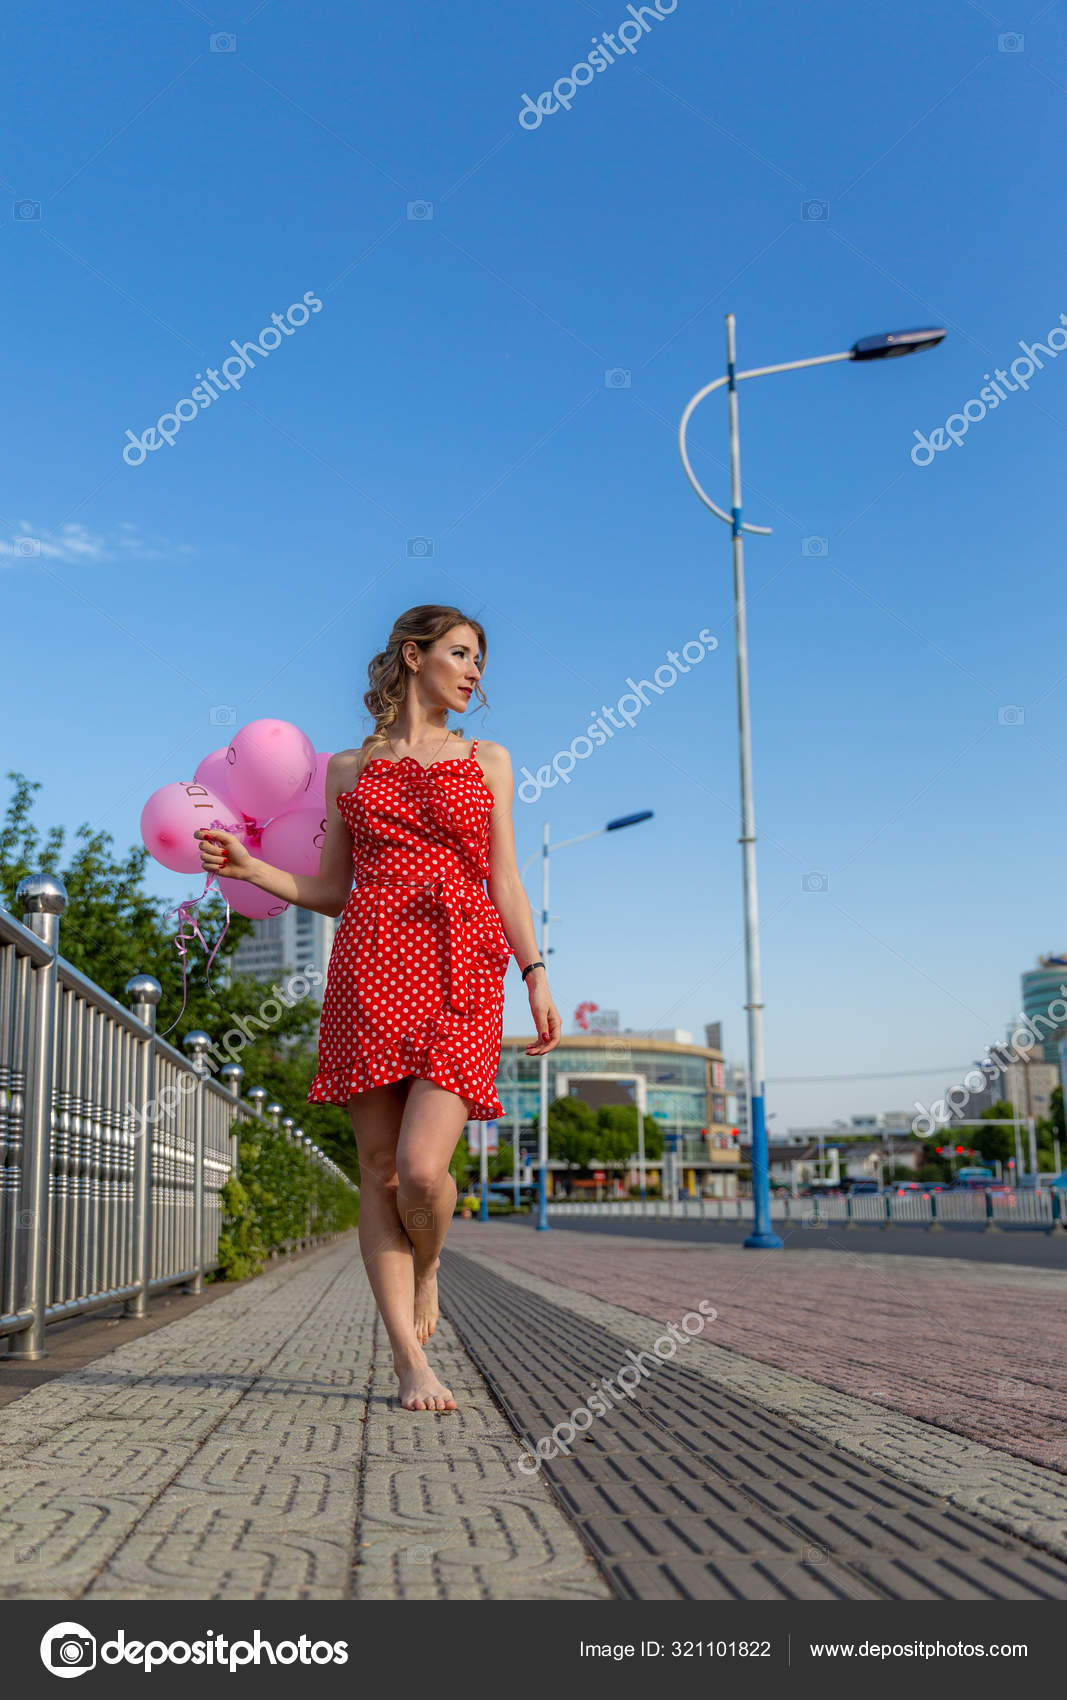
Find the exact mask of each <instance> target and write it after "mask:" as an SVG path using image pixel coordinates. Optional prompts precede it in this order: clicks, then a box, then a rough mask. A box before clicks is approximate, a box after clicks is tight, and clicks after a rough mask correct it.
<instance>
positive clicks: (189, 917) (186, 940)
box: [159, 874, 230, 1039]
mask: <svg viewBox="0 0 1067 1700" xmlns="http://www.w3.org/2000/svg"><path fill="white" fill-rule="evenodd" d="M214 878H215V875H214V874H208V876H207V879H206V880H205V881H204V889H203V891H202V892H201V893H200V896H199V897H186V898H184V899H183V900H182V902H181V903H178V904H176V905H175V907H174V908H173V909H168V910H167V913H166V915H165V916H164V920H169V919H170V917H171V916H172V915H177V916H178V931H177V932H176V933H175V935H174V947H175V949H176V950H177V952H178V955H179V956H180V957H181V959H182V1007H181V1009H180V1010H179V1011H178V1013H177V1015H176V1016H175V1017H174V1020H173V1021H172V1022H171V1024H170V1027H166V1028H164V1030H163V1032H162V1033H161V1034H160V1035H159V1037H160V1038H161V1039H165V1038H166V1036H167V1034H168V1033H169V1032H170V1031H171V1029H172V1028H174V1027H177V1025H178V1023H179V1021H180V1020H181V1018H182V1016H183V1015H184V1013H185V1004H186V1000H187V998H188V995H189V992H188V986H187V984H186V976H187V973H188V965H187V963H186V960H185V957H186V952H187V950H188V948H189V944H190V942H191V941H192V940H193V939H199V940H200V943H201V944H202V945H203V947H204V949H205V951H206V950H207V940H206V938H205V937H204V935H203V933H202V932H201V931H200V917H199V915H194V914H193V913H192V911H193V910H194V909H195V908H196V907H197V905H198V904H200V903H203V901H204V898H205V897H206V896H207V893H208V886H209V885H210V884H211V882H212V880H213V879H214ZM220 895H222V901H223V902H224V903H225V904H226V926H225V927H223V929H222V931H221V933H220V934H219V936H218V940H217V942H216V944H215V949H214V950H213V951H212V952H211V955H210V956H209V957H208V959H207V961H206V963H205V964H204V975H205V978H206V979H207V984H208V990H209V991H210V990H211V964H212V963H213V962H214V960H215V956H216V953H217V951H218V948H219V945H221V943H222V941H223V939H224V938H225V937H226V929H227V928H228V927H229V924H230V904H229V899H228V898H227V897H226V896H225V894H223V893H221V888H220ZM187 925H188V926H189V927H191V928H192V931H191V932H189V933H187V932H186V931H185V928H186V926H187Z"/></svg>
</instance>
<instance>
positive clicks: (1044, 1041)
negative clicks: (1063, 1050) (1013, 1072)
mask: <svg viewBox="0 0 1067 1700" xmlns="http://www.w3.org/2000/svg"><path fill="white" fill-rule="evenodd" d="M1020 978H1021V982H1022V1012H1023V1014H1024V1015H1025V1016H1027V1017H1029V1018H1030V1019H1031V1020H1037V1018H1038V1017H1040V1020H1037V1025H1036V1027H1035V1028H1034V1031H1035V1033H1036V1034H1037V1035H1038V1036H1039V1039H1040V1045H1041V1061H1042V1062H1046V1063H1053V1064H1055V1066H1056V1067H1057V1068H1058V1067H1059V1060H1060V1059H1059V1051H1058V1049H1057V1038H1058V1037H1059V1038H1067V1026H1065V1025H1064V1024H1063V1023H1062V1022H1059V1023H1057V1022H1056V1019H1055V1016H1050V1015H1049V1013H1048V1012H1049V1008H1050V1006H1051V1005H1054V1004H1056V1003H1057V1001H1058V1002H1059V1003H1060V1004H1062V1002H1063V997H1064V994H1063V992H1062V991H1061V990H1060V987H1061V986H1063V985H1067V956H1039V957H1038V959H1037V967H1036V968H1031V969H1028V970H1027V971H1026V972H1025V973H1024V974H1022V975H1021V976H1020Z"/></svg>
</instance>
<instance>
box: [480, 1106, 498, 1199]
mask: <svg viewBox="0 0 1067 1700" xmlns="http://www.w3.org/2000/svg"><path fill="white" fill-rule="evenodd" d="M489 1125H490V1124H489V1123H488V1122H483V1123H482V1130H481V1133H480V1134H479V1136H478V1137H479V1142H480V1149H479V1153H478V1167H479V1170H480V1171H481V1182H482V1202H481V1205H480V1207H479V1210H478V1220H479V1222H488V1220H489ZM492 1125H493V1126H494V1127H495V1126H496V1123H495V1122H494V1123H493V1124H492Z"/></svg>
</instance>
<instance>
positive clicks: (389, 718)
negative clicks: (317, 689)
mask: <svg viewBox="0 0 1067 1700" xmlns="http://www.w3.org/2000/svg"><path fill="white" fill-rule="evenodd" d="M456 626H470V628H471V630H472V631H473V632H475V633H476V634H477V637H478V643H479V646H480V652H481V658H482V662H481V665H482V669H483V670H484V667H485V656H486V643H485V632H484V631H483V629H482V627H481V625H480V624H479V622H478V621H477V620H472V619H471V617H470V615H469V614H463V613H461V612H460V610H459V609H458V608H446V607H444V606H443V605H442V604H441V603H437V602H426V603H422V604H420V606H419V607H417V608H408V609H407V610H406V611H405V612H404V613H403V614H401V615H399V616H398V618H397V619H396V620H395V621H394V622H393V629H392V631H391V632H390V633H389V642H388V643H387V644H386V646H385V648H384V649H382V650H379V651H378V654H377V655H373V656H372V657H371V659H370V661H369V663H368V664H367V678H368V680H369V681H370V689H369V690H368V691H366V692H365V693H364V697H363V702H364V705H365V707H366V709H367V712H368V714H370V715H371V717H372V718H373V720H374V731H373V732H371V733H369V734H368V735H367V737H366V738H364V740H363V743H362V744H361V746H360V748H361V750H362V751H363V753H364V755H365V756H367V757H368V758H370V757H371V756H372V755H373V752H374V751H375V750H376V749H379V748H380V747H381V746H383V745H385V744H388V742H389V737H388V733H389V728H390V727H391V726H395V724H396V721H397V717H398V715H399V713H400V710H401V708H402V706H403V704H404V702H405V700H406V698H407V694H408V682H409V680H410V678H411V669H410V668H409V667H408V664H407V662H406V661H405V660H404V645H405V644H406V643H417V644H418V646H419V648H420V649H421V650H428V649H431V648H432V647H433V645H434V644H435V643H437V642H439V641H440V639H441V638H443V637H444V636H445V635H446V634H447V633H448V632H450V631H452V630H453V628H454V627H456ZM474 693H475V695H476V696H477V698H478V700H479V702H480V703H481V705H482V707H483V708H488V706H489V704H488V702H487V700H486V696H485V692H484V691H483V690H482V685H481V680H479V681H478V683H477V684H476V685H475V687H474ZM449 731H450V732H451V734H452V736H453V737H456V738H462V737H463V733H462V731H460V730H459V728H458V727H454V726H453V727H449Z"/></svg>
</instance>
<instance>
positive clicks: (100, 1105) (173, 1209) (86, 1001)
mask: <svg viewBox="0 0 1067 1700" xmlns="http://www.w3.org/2000/svg"><path fill="white" fill-rule="evenodd" d="M16 898H17V900H18V902H19V904H20V905H21V907H22V910H23V920H22V921H19V920H18V919H17V918H16V917H15V916H14V915H12V914H11V913H10V912H9V911H8V910H6V909H2V908H0V1339H4V1338H5V1337H6V1339H7V1340H8V1351H7V1353H6V1357H5V1356H4V1355H2V1354H0V1362H5V1361H11V1360H17V1359H23V1358H25V1359H36V1358H41V1357H46V1356H47V1355H48V1354H47V1352H46V1350H45V1345H44V1336H45V1329H46V1327H47V1326H48V1325H50V1324H52V1323H55V1322H58V1321H60V1320H63V1319H65V1318H67V1317H70V1316H74V1315H78V1314H81V1313H85V1312H88V1311H93V1310H99V1309H101V1308H102V1307H104V1306H108V1305H114V1304H115V1303H117V1302H123V1303H124V1304H125V1312H126V1314H127V1315H128V1316H136V1317H145V1316H147V1315H148V1298H149V1295H150V1294H151V1293H153V1292H157V1291H160V1290H162V1289H165V1288H168V1287H180V1288H181V1289H182V1290H183V1291H184V1292H187V1293H199V1292H202V1291H203V1287H204V1278H205V1276H206V1275H207V1274H209V1273H211V1272H212V1271H213V1270H215V1269H217V1268H218V1266H219V1232H220V1228H221V1226H222V1205H221V1199H220V1196H219V1195H220V1192H221V1189H222V1187H223V1186H224V1185H225V1182H226V1181H227V1179H228V1178H229V1177H230V1175H231V1174H234V1173H236V1171H237V1166H238V1143H237V1140H238V1134H239V1131H240V1126H241V1124H242V1123H244V1122H251V1121H258V1122H260V1123H262V1124H263V1125H265V1126H267V1127H270V1128H271V1130H272V1131H275V1132H279V1133H282V1132H283V1133H284V1137H285V1138H286V1140H287V1141H289V1142H290V1143H292V1144H293V1145H295V1146H297V1147H298V1148H299V1149H300V1150H301V1151H302V1152H303V1153H304V1155H305V1157H306V1158H307V1160H308V1161H309V1162H311V1163H313V1164H315V1165H316V1166H317V1167H318V1168H319V1169H320V1170H321V1171H322V1172H323V1173H329V1174H330V1175H331V1176H333V1177H335V1178H339V1179H340V1180H342V1181H343V1182H344V1184H345V1185H346V1186H349V1187H351V1188H352V1190H353V1191H358V1188H356V1187H355V1186H354V1183H353V1182H352V1181H351V1180H350V1178H349V1177H348V1176H347V1175H345V1174H344V1172H343V1170H341V1169H340V1168H339V1167H338V1165H337V1164H336V1163H334V1162H333V1161H332V1159H331V1158H329V1157H327V1155H326V1154H325V1152H323V1151H321V1150H320V1149H319V1147H318V1146H317V1145H315V1144H314V1143H313V1141H312V1140H311V1139H310V1138H309V1137H308V1136H307V1135H305V1134H304V1133H303V1131H302V1130H301V1129H300V1128H298V1127H296V1125H295V1122H294V1119H293V1118H292V1117H291V1116H286V1117H284V1119H281V1118H282V1105H281V1104H278V1103H274V1102H271V1103H269V1104H267V1105H266V1107H265V1108H264V1100H265V1099H266V1097H267V1093H266V1091H265V1090H264V1089H263V1088H262V1087H255V1088H253V1090H252V1091H251V1092H249V1093H248V1098H249V1099H250V1100H251V1102H250V1103H245V1102H242V1100H241V1095H240V1094H241V1082H242V1080H243V1078H244V1069H243V1068H242V1067H241V1065H240V1063H238V1062H236V1061H235V1060H233V1046H232V1045H231V1044H228V1045H227V1048H226V1053H225V1054H226V1055H227V1056H228V1057H229V1059H230V1060H229V1061H227V1062H226V1063H225V1064H224V1065H223V1066H222V1067H221V1068H220V1070H219V1073H220V1077H221V1078H220V1079H219V1080H215V1079H214V1078H212V1075H211V1072H210V1070H209V1067H208V1060H207V1059H208V1054H209V1052H213V1051H216V1050H217V1047H215V1046H213V1045H212V1042H211V1039H210V1037H209V1036H208V1034H206V1033H203V1032H200V1031H196V1032H191V1033H187V1034H186V1035H185V1038H184V1041H183V1044H184V1047H185V1050H186V1051H187V1052H188V1053H189V1054H188V1055H183V1053H182V1051H180V1050H178V1049H176V1047H175V1046H173V1045H171V1044H168V1042H167V1040H166V1039H164V1038H161V1037H159V1036H158V1035H157V1034H156V1031H155V1023H156V1007H157V1005H158V1003H159V1001H160V998H161V997H162V995H163V994H162V987H161V985H160V983H159V981H158V980H156V979H154V978H153V977H152V976H151V975H150V974H135V975H134V976H132V978H131V979H130V980H129V981H128V983H127V986H126V993H127V996H128V997H129V998H130V1007H129V1008H127V1007H125V1006H124V1005H122V1004H120V1003H119V1002H118V1001H117V1000H116V999H115V998H113V997H112V996H111V995H110V994H109V993H108V992H106V991H104V989H103V988H102V987H101V986H98V985H96V984H95V982H94V981H92V980H91V979H90V978H89V977H88V976H87V975H85V974H83V973H82V972H81V971H80V970H79V969H77V968H75V967H74V966H73V964H72V963H70V962H67V961H65V960H64V959H63V958H62V957H61V956H60V955H59V931H60V918H61V916H62V915H63V913H64V911H65V909H66V905H67V893H66V890H65V889H64V886H63V883H62V881H61V880H59V879H57V878H56V877H55V876H54V875H51V874H42V873H37V874H28V875H27V876H26V878H25V879H23V880H22V881H20V883H19V886H18V889H17V892H16ZM232 1031H233V1030H232V1029H231V1032H232ZM226 1039H227V1041H229V1040H230V1033H228V1034H227V1035H226ZM244 1042H245V1043H247V1042H248V1041H247V1038H246V1039H245V1041H244ZM223 1082H225V1084H223ZM279 1124H280V1125H279ZM308 1215H309V1219H308V1224H307V1233H306V1235H305V1236H304V1237H302V1238H301V1239H298V1240H295V1241H292V1242H290V1244H289V1245H288V1246H287V1247H285V1248H283V1249H296V1248H300V1247H304V1246H308V1245H312V1244H316V1243H318V1241H319V1240H320V1239H322V1238H324V1237H325V1236H323V1235H321V1234H315V1233H314V1231H313V1223H312V1220H311V1210H310V1208H309V1213H308Z"/></svg>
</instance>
